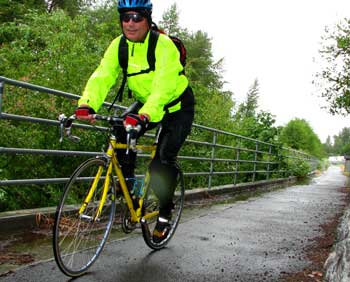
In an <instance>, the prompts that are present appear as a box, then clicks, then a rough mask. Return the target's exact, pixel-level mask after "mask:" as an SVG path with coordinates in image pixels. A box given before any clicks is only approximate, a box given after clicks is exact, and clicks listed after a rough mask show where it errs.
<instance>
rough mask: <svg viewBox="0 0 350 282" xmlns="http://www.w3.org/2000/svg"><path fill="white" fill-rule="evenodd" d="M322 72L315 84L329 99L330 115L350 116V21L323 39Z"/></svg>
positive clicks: (338, 26) (341, 24)
mask: <svg viewBox="0 0 350 282" xmlns="http://www.w3.org/2000/svg"><path fill="white" fill-rule="evenodd" d="M319 52H320V55H321V60H322V63H323V64H324V65H323V66H322V68H323V69H322V70H321V71H320V72H318V73H316V75H315V77H316V79H315V81H314V84H315V85H316V86H317V87H318V88H319V89H320V91H321V96H322V97H323V98H325V99H326V101H327V103H328V105H327V108H328V111H329V112H330V113H331V114H342V115H346V114H349V113H350V20H349V19H343V20H342V21H341V22H340V23H339V24H337V25H336V26H335V27H334V28H333V29H331V28H328V27H327V28H326V29H325V35H324V36H323V37H322V47H321V50H320V51H319Z"/></svg>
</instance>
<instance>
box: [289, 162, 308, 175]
mask: <svg viewBox="0 0 350 282" xmlns="http://www.w3.org/2000/svg"><path fill="white" fill-rule="evenodd" d="M287 169H288V170H289V171H290V172H291V175H293V176H296V177H305V176H307V175H308V174H309V173H310V172H311V165H310V163H309V162H307V161H304V160H300V159H292V160H289V161H288V162H287Z"/></svg>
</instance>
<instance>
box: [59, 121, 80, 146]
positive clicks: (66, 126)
mask: <svg viewBox="0 0 350 282" xmlns="http://www.w3.org/2000/svg"><path fill="white" fill-rule="evenodd" d="M73 119H75V115H73V116H71V117H69V118H67V117H66V115H65V114H60V115H59V116H58V120H59V121H60V140H59V141H60V143H62V142H63V138H64V135H66V136H67V138H68V139H69V140H70V141H73V142H74V143H78V142H80V137H78V136H74V135H72V132H71V129H72V124H73ZM64 133H65V134H64Z"/></svg>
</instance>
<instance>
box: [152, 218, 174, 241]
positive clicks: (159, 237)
mask: <svg viewBox="0 0 350 282" xmlns="http://www.w3.org/2000/svg"><path fill="white" fill-rule="evenodd" d="M170 229H171V225H170V223H169V219H167V218H164V217H158V220H157V224H156V227H155V228H154V230H153V242H154V243H157V244H159V243H161V242H162V241H163V240H164V239H165V238H166V237H168V234H169V232H170Z"/></svg>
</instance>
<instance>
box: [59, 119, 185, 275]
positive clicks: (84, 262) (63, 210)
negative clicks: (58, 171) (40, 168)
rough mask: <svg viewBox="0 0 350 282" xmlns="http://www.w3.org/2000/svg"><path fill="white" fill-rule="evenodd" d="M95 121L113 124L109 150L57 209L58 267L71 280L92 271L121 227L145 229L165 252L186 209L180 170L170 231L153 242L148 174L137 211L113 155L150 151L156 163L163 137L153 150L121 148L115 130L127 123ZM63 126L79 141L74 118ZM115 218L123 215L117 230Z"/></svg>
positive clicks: (154, 203) (155, 207)
mask: <svg viewBox="0 0 350 282" xmlns="http://www.w3.org/2000/svg"><path fill="white" fill-rule="evenodd" d="M94 118H95V119H96V120H101V121H105V122H107V123H109V127H108V128H109V130H108V146H107V148H106V150H105V152H104V153H103V155H102V156H96V157H95V158H91V159H88V160H86V161H84V162H83V163H82V164H81V165H79V166H78V168H77V169H76V170H75V171H74V173H73V174H72V175H71V177H70V179H69V181H68V182H67V184H66V185H65V188H64V192H63V194H62V197H61V199H60V202H59V204H58V206H57V209H56V214H55V223H54V227H53V252H54V256H55V260H56V263H57V265H58V267H59V268H60V270H61V271H62V272H63V273H64V274H66V275H68V276H71V277H77V276H80V275H83V274H84V273H85V272H86V271H87V270H88V269H89V268H90V267H91V265H92V264H93V263H94V262H95V261H96V260H97V258H98V256H99V255H100V254H101V252H102V249H103V247H104V246H105V244H106V242H107V239H108V236H109V234H110V232H111V230H112V229H115V228H118V227H120V222H121V227H122V230H123V231H124V232H125V233H129V232H132V231H133V230H134V229H136V228H141V230H142V235H143V238H144V241H145V242H146V244H147V245H148V246H149V247H150V248H152V249H154V250H158V249H161V248H163V247H164V246H165V245H166V244H167V243H168V242H169V240H170V239H171V238H172V236H173V235H174V233H175V230H176V228H177V226H178V224H179V221H180V217H181V213H182V210H183V205H184V194H185V188H184V179H183V173H182V172H181V170H180V173H179V174H178V178H177V185H176V189H175V195H174V200H173V202H174V205H173V206H174V208H173V211H172V219H171V221H170V224H171V230H170V232H169V234H168V235H167V237H166V238H165V239H164V240H163V241H162V242H160V243H156V242H154V241H153V239H152V233H153V230H154V226H155V224H156V221H157V217H158V214H159V204H158V199H157V197H156V196H155V194H154V192H153V190H152V189H151V188H150V185H149V183H150V181H149V180H150V175H149V173H148V171H147V172H146V173H145V177H144V180H143V181H142V183H143V185H142V186H141V187H140V189H139V191H137V192H138V198H137V200H136V201H138V207H137V208H134V205H133V199H132V196H131V193H130V191H129V189H128V187H127V184H126V181H128V179H126V178H124V176H123V173H122V170H121V168H120V165H119V162H118V158H117V155H116V153H115V150H116V149H126V150H137V151H138V152H140V151H142V152H145V151H148V152H150V155H151V157H154V155H155V152H156V148H157V139H158V136H159V132H158V133H157V134H156V138H155V143H154V145H140V144H136V139H132V138H128V142H127V143H128V144H121V143H119V142H118V136H115V135H114V131H113V128H114V127H116V126H123V118H121V117H117V116H102V115H94ZM60 120H61V125H62V126H61V127H62V129H63V128H64V129H65V134H66V135H67V136H68V137H69V138H71V139H77V138H78V137H75V136H73V135H72V134H71V127H72V123H73V121H74V120H75V115H72V116H70V117H69V118H66V117H65V116H64V115H61V116H60ZM158 131H159V130H158ZM118 189H119V192H118V193H116V191H117V190H118ZM120 190H121V191H120ZM117 195H120V197H119V198H118V197H117ZM134 202H135V200H134ZM118 209H119V211H118ZM116 213H117V214H118V215H120V219H121V221H120V220H119V224H118V223H116V222H117V220H115V215H116ZM117 225H119V226H117ZM113 233H114V232H113ZM116 233H117V232H116ZM117 234H118V233H117Z"/></svg>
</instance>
